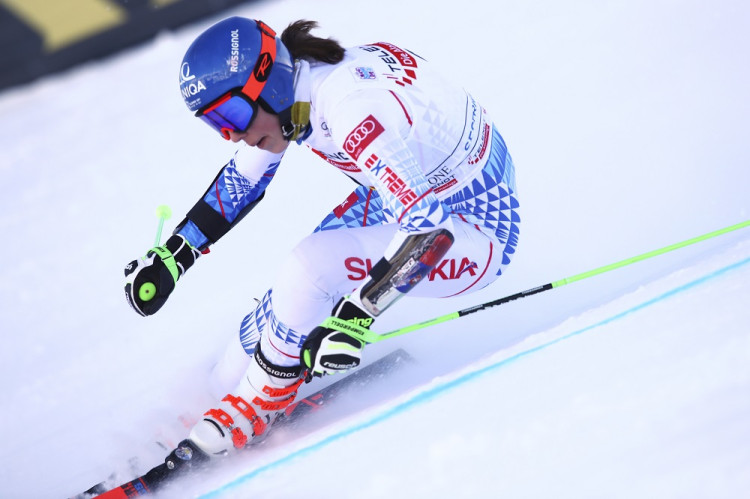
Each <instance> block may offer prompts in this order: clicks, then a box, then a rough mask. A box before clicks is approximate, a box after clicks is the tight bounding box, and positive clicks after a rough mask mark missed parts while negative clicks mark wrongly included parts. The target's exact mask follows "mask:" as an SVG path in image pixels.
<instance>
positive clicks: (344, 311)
mask: <svg viewBox="0 0 750 499" xmlns="http://www.w3.org/2000/svg"><path fill="white" fill-rule="evenodd" d="M331 315H333V317H336V318H339V319H343V320H345V321H348V322H353V323H354V324H356V325H358V326H360V327H365V328H369V327H370V326H372V323H373V322H374V321H375V319H373V318H372V316H371V315H370V314H368V313H367V312H365V311H364V310H362V309H361V308H360V307H359V306H357V305H356V304H354V303H353V302H351V301H349V300H348V298H342V299H341V300H340V301H339V302H338V303H337V304H336V306H335V307H333V313H332V314H331ZM364 346H365V344H364V342H362V341H361V340H358V339H356V338H354V337H352V336H349V335H348V334H346V333H342V332H341V331H337V330H335V329H330V328H327V327H323V326H318V327H316V328H315V329H313V330H312V332H311V333H310V334H309V335H308V336H307V339H306V340H305V342H304V343H303V344H302V352H301V355H302V361H303V363H304V364H305V366H306V367H307V377H306V379H305V380H306V381H307V382H310V381H311V380H312V378H313V376H316V377H322V376H323V375H326V374H336V373H340V372H344V371H348V370H349V369H353V368H355V367H357V366H358V365H359V363H360V361H361V360H362V349H363V348H364Z"/></svg>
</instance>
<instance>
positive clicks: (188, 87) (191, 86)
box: [180, 62, 206, 100]
mask: <svg viewBox="0 0 750 499" xmlns="http://www.w3.org/2000/svg"><path fill="white" fill-rule="evenodd" d="M180 87H181V88H180V91H181V92H182V98H183V99H185V100H188V99H189V98H190V97H192V96H194V95H196V94H198V92H201V91H203V90H206V86H205V85H204V84H203V82H202V81H201V80H197V81H195V75H194V74H190V64H188V63H187V62H183V63H182V66H181V67H180Z"/></svg>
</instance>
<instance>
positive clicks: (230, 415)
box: [189, 346, 304, 456]
mask: <svg viewBox="0 0 750 499" xmlns="http://www.w3.org/2000/svg"><path fill="white" fill-rule="evenodd" d="M301 374H302V368H301V366H293V367H283V366H277V365H274V364H272V363H271V362H269V361H268V360H267V359H266V358H265V356H264V355H263V354H262V352H261V350H260V346H258V348H256V349H255V354H254V355H253V360H252V361H251V362H250V366H249V367H248V368H247V371H246V372H245V375H244V376H243V378H242V380H241V381H240V384H239V385H238V386H237V388H236V389H235V390H234V391H233V393H230V394H227V395H226V396H225V397H224V398H223V399H222V400H221V402H220V403H219V404H218V406H217V408H215V409H210V410H209V411H207V412H206V413H205V414H204V415H203V419H202V420H201V421H199V422H198V423H197V424H196V425H195V426H193V428H192V430H191V432H190V436H189V439H190V440H191V441H192V442H193V443H195V445H197V446H198V447H199V448H200V449H201V450H202V451H203V452H205V453H206V454H208V455H209V456H213V455H226V454H228V453H231V452H234V451H236V450H238V449H242V448H243V447H245V446H246V445H248V444H249V443H251V442H252V441H255V440H258V439H259V438H260V437H261V436H264V435H265V434H266V432H267V431H268V428H269V427H270V426H271V425H272V424H273V422H274V421H275V420H276V417H277V416H278V415H279V414H281V413H282V412H283V411H284V409H285V408H286V407H287V406H289V405H290V404H291V403H292V402H293V401H294V398H295V397H296V396H297V389H298V388H299V386H300V385H301V384H302V383H303V381H304V379H303V378H302V377H301Z"/></svg>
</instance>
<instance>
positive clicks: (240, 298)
mask: <svg viewBox="0 0 750 499" xmlns="http://www.w3.org/2000/svg"><path fill="white" fill-rule="evenodd" d="M234 13H237V14H241V15H246V16H249V17H256V18H261V19H264V20H265V21H266V22H268V23H269V24H271V25H272V26H275V27H276V28H277V29H279V30H280V29H283V27H284V26H285V25H286V24H287V23H288V22H290V21H292V20H295V19H298V18H308V19H316V20H318V21H319V22H320V23H321V30H320V31H319V33H321V34H324V35H326V36H334V37H336V38H338V39H339V40H340V41H341V42H342V43H344V44H345V45H355V44H358V43H366V42H374V41H379V40H387V41H391V42H394V43H397V44H401V45H404V46H407V47H409V48H411V49H412V50H414V51H416V52H417V53H420V55H423V56H424V57H427V58H429V59H432V60H434V61H437V62H440V63H442V64H444V66H445V70H446V72H447V73H450V74H451V75H452V76H453V77H454V78H456V79H457V80H458V81H459V82H461V83H462V84H464V85H465V86H466V87H467V88H469V89H470V90H471V91H472V93H473V94H474V95H475V96H476V97H477V98H478V99H479V100H480V101H481V102H482V103H483V104H484V105H485V106H486V107H487V108H488V109H489V110H490V112H491V114H492V115H493V116H494V118H495V119H496V122H497V123H498V125H499V128H500V130H501V132H502V134H503V136H504V137H505V139H506V141H507V143H508V145H509V148H510V150H511V153H512V154H513V157H514V160H515V163H516V166H517V173H518V185H519V195H520V201H521V207H522V219H523V224H522V228H521V239H520V246H519V251H518V254H517V256H516V258H515V260H514V262H513V264H512V265H511V267H510V268H509V271H508V273H507V275H506V276H504V277H503V278H502V279H500V280H499V281H498V282H497V283H495V284H494V285H493V286H490V287H489V288H487V289H485V290H482V291H481V292H478V293H476V294H474V295H470V296H466V297H461V298H455V299H450V300H432V301H431V300H418V299H412V300H406V299H405V300H402V301H401V302H400V303H398V304H397V305H396V306H395V307H394V309H393V310H392V311H390V312H389V314H387V316H385V317H384V318H382V319H381V320H379V321H378V324H377V327H378V329H379V330H381V331H387V330H391V329H395V328H397V327H400V326H403V325H406V324H411V323H414V322H417V321H420V320H423V319H428V318H431V317H435V316H438V315H442V314H444V313H447V312H449V311H453V310H459V309H462V308H465V307H469V306H471V305H474V304H477V303H481V302H484V301H489V300H492V299H495V298H498V297H502V296H505V295H508V294H512V293H514V292H517V291H521V290H525V289H529V288H532V287H535V286H537V285H541V284H544V283H547V282H550V281H553V280H557V279H561V278H564V277H568V276H571V275H574V274H577V273H579V272H583V271H586V270H589V269H592V268H595V267H598V266H601V265H606V264H608V263H612V262H615V261H619V260H621V259H624V258H628V257H630V256H633V255H637V254H640V253H643V252H646V251H649V250H652V249H655V248H660V247H663V246H666V245H669V244H672V243H675V242H677V241H681V240H685V239H688V238H691V237H694V236H697V235H700V234H703V233H706V232H709V231H712V230H715V229H718V228H721V227H725V226H729V225H732V224H735V223H739V222H743V221H745V220H747V219H749V218H750V211H749V208H750V201H748V191H749V189H748V186H749V185H750V183H749V181H750V168H748V165H750V161H749V159H750V150H749V149H748V130H749V129H750V93H749V92H748V90H747V89H748V88H750V66H749V65H748V64H747V61H748V59H749V58H748V52H749V50H748V48H749V47H750V44H749V42H750V35H748V33H750V6H749V5H748V4H747V3H746V2H737V1H730V0H723V1H714V2H701V1H690V0H683V1H667V0H657V1H645V0H628V1H625V0H617V1H610V2H600V1H595V0H578V1H576V2H555V1H552V0H536V1H523V2H520V1H516V2H510V1H504V0H498V1H496V2H492V3H491V4H490V5H489V6H488V3H487V2H480V1H478V0H469V1H466V2H460V8H457V7H456V3H455V2H447V1H445V2H423V1H412V2H395V1H393V0H381V1H380V2H377V3H364V2H352V1H351V0H348V1H345V0H324V1H318V2H307V1H304V0H285V1H279V0H277V1H274V2H263V3H251V4H248V5H246V6H243V7H240V8H237V9H235V11H234ZM209 23H210V20H207V21H205V22H201V23H198V24H195V25H192V26H189V27H187V28H184V29H182V30H180V31H177V32H170V33H163V34H162V35H160V36H159V37H158V38H157V39H156V40H155V41H153V42H150V43H147V44H144V45H143V46H140V47H138V48H135V49H133V50H130V51H127V52H125V53H123V54H120V55H118V56H116V57H113V58H110V59H108V60H106V61H100V62H95V63H90V64H86V65H85V66H82V67H80V68H77V69H75V70H71V71H69V72H67V73H65V74H63V75H58V76H54V77H50V78H47V79H45V80H42V81H39V82H36V83H34V84H31V85H28V86H25V87H23V88H20V89H14V90H9V91H5V92H3V93H2V94H0V151H2V152H1V153H0V185H2V190H3V191H2V196H0V203H2V205H1V207H2V209H0V233H2V234H3V235H4V237H5V241H4V243H3V244H2V249H0V256H2V262H3V265H2V268H0V330H1V331H2V349H0V383H1V384H0V387H1V388H2V393H3V397H2V402H1V403H2V406H1V407H0V449H1V451H0V497H2V498H9V499H16V498H32V499H39V498H59V497H68V496H70V495H72V494H74V493H77V492H80V491H82V490H84V489H86V488H88V487H89V486H91V485H93V484H94V483H96V482H98V481H99V480H101V479H103V478H105V477H106V476H107V475H109V473H110V472H112V471H113V470H115V469H122V468H127V463H128V461H129V459H130V458H131V457H134V456H137V457H138V458H139V460H140V461H139V464H140V466H143V467H148V466H152V465H155V464H157V463H158V462H159V460H160V459H161V458H163V456H164V454H165V452H162V451H159V450H158V449H154V444H153V442H154V441H155V440H157V439H159V440H162V441H165V442H168V441H170V439H177V438H181V437H182V436H184V435H185V434H186V433H187V429H186V428H184V426H183V424H182V423H181V422H180V418H183V419H188V420H189V419H190V418H194V417H196V415H199V414H201V413H202V412H203V411H205V410H206V409H207V408H209V407H210V405H211V404H212V399H211V398H210V397H209V396H208V394H207V374H208V372H209V371H210V369H211V367H212V365H213V364H214V362H215V361H216V359H217V358H218V356H219V355H220V354H221V352H222V351H223V349H224V345H225V343H226V342H227V341H228V339H230V338H231V337H232V335H234V334H236V331H237V328H238V326H239V323H240V321H241V319H242V317H243V316H244V315H245V314H246V313H247V312H248V311H249V310H251V309H252V307H253V304H254V302H253V298H254V297H260V296H262V294H263V293H264V292H265V290H266V289H267V288H268V287H269V286H270V285H271V284H272V283H273V278H274V275H275V273H276V272H277V271H278V269H279V266H280V265H281V264H282V262H283V256H284V255H285V254H286V253H288V252H289V251H290V250H291V248H292V247H293V245H294V244H295V242H296V241H298V240H299V239H301V238H302V237H303V236H304V235H305V234H306V233H308V232H309V231H310V230H311V229H312V228H313V227H314V226H315V225H316V224H317V222H318V220H319V219H320V218H321V217H322V216H323V215H324V214H325V213H327V212H328V211H329V210H330V209H331V208H332V207H333V206H335V205H337V204H338V203H339V202H340V201H341V200H342V199H344V198H345V197H346V195H347V194H348V192H349V190H350V183H349V182H348V180H346V179H344V178H343V176H341V175H339V174H338V173H337V172H335V171H333V169H331V168H329V167H327V165H325V164H324V163H323V162H321V161H320V160H318V159H315V158H314V157H313V156H312V155H310V154H309V153H308V152H306V151H304V150H303V149H302V148H295V150H294V151H290V153H289V154H288V157H287V160H286V162H285V165H284V167H283V168H282V169H281V170H280V173H279V174H278V176H277V179H276V180H275V181H274V183H273V185H272V186H271V187H270V189H269V194H268V196H267V197H266V200H265V201H264V203H262V204H261V205H260V206H259V207H258V208H257V209H256V210H255V211H254V212H253V214H252V215H251V216H250V217H248V219H246V221H244V222H243V226H242V227H240V228H238V229H237V230H235V231H233V232H232V233H231V234H229V235H228V236H226V238H225V239H223V240H222V241H221V242H220V243H219V244H217V245H216V246H215V247H214V248H213V251H212V253H211V254H210V255H209V256H207V257H204V258H202V259H201V261H200V263H199V265H197V266H196V267H195V268H194V269H192V270H191V271H190V273H189V274H188V275H187V276H186V278H185V279H184V280H181V281H180V284H179V286H178V289H177V290H176V292H175V293H174V295H173V296H172V297H171V298H170V301H169V303H168V304H167V305H166V306H165V308H164V309H163V310H162V311H160V312H159V314H157V315H156V316H153V317H150V318H147V319H144V318H141V317H139V316H137V315H136V314H135V313H133V312H132V311H131V310H130V309H129V307H128V306H127V305H126V303H125V300H124V297H123V293H122V268H123V266H124V265H125V264H126V263H127V262H129V261H130V260H132V259H133V258H135V257H137V256H138V255H141V254H143V253H144V252H145V251H146V250H147V249H148V248H149V247H150V246H151V245H153V242H154V234H155V231H156V226H157V220H156V217H155V216H154V211H155V208H156V206H158V205H159V204H162V203H166V204H169V205H170V206H171V207H172V208H173V210H174V212H175V217H174V219H173V220H171V221H170V222H168V224H167V226H168V227H167V229H166V230H167V231H169V230H171V228H172V227H173V225H174V223H177V222H178V221H179V219H180V218H181V216H182V213H184V212H186V211H187V210H188V209H189V208H190V207H191V206H192V204H193V203H194V202H195V200H196V199H197V198H198V196H199V195H200V194H202V192H203V191H204V189H205V188H206V186H207V185H208V183H209V182H210V181H211V179H213V177H214V175H215V173H216V171H218V169H219V168H220V167H221V166H222V165H223V164H224V162H225V161H226V159H227V158H228V157H229V155H231V153H232V152H233V146H232V145H231V144H228V143H225V142H223V141H221V140H218V139H217V138H216V136H215V134H214V133H213V132H211V131H210V130H208V129H207V128H206V127H205V125H203V124H202V123H199V121H198V120H194V119H191V117H190V115H189V114H188V113H187V112H186V111H185V108H184V105H183V103H182V101H181V99H180V95H179V92H178V89H177V67H178V65H179V60H180V59H181V57H182V54H183V52H184V50H185V48H186V47H187V45H188V44H189V43H190V41H191V40H192V38H193V37H194V36H195V35H196V34H197V33H198V32H200V31H201V30H202V29H203V28H204V27H205V26H207V25H208V24H209ZM308 185H324V186H326V187H325V190H326V195H321V196H318V197H316V198H311V196H309V194H306V191H305V188H306V187H307V186H308ZM300 199H304V201H305V209H304V210H299V208H298V206H299V201H298V200H300ZM748 259H750V229H743V230H740V231H737V232H734V233H732V234H729V235H725V236H722V237H720V238H716V239H713V240H711V241H707V242H704V243H700V244H698V245H695V246H692V247H690V248H686V249H683V250H679V251H676V252H673V253H669V254H667V255H664V256H661V257H658V258H654V259H651V260H648V261H646V262H643V263H638V264H635V265H632V266H629V267H626V268H624V269H621V270H618V271H614V272H610V273H608V274H605V275H602V276H599V277H595V278H591V279H587V280H584V281H580V282H577V283H574V284H570V285H567V286H564V287H561V288H558V289H556V290H554V291H550V292H546V293H543V294H541V295H538V296H534V297H530V298H526V299H524V300H520V301H517V302H513V303H511V304H508V305H504V306H502V307H499V308H495V309H491V310H488V311H484V312H481V313H478V314H474V315H472V316H469V317H466V318H464V319H460V320H457V321H453V322H448V323H445V324H442V325H440V326H434V327H431V328H429V329H425V330H422V331H420V332H415V333H412V334H410V335H407V336H404V337H401V338H397V339H393V340H390V341H386V342H382V343H379V344H376V345H372V346H371V347H369V348H368V350H367V358H368V359H376V358H378V357H379V356H381V355H384V354H386V353H388V352H389V351H391V350H393V349H395V348H399V347H402V348H405V349H406V350H408V351H409V353H411V354H412V355H413V356H414V357H415V359H416V361H417V362H416V364H415V365H413V366H411V367H408V368H406V369H405V370H403V371H401V372H399V373H398V374H397V373H394V374H393V376H391V377H390V378H389V379H388V380H387V383H385V382H383V383H378V384H374V385H373V386H372V388H371V389H369V390H359V391H357V392H355V393H351V394H350V396H349V397H347V398H346V399H345V400H342V401H341V402H340V403H338V404H336V405H333V406H331V407H330V408H329V409H327V411H320V412H318V413H317V414H316V415H315V417H313V418H310V420H309V421H308V422H307V423H306V425H308V427H309V428H310V429H313V428H316V429H315V430H314V431H312V433H310V434H309V435H308V436H306V437H304V438H302V439H294V438H292V437H291V436H290V435H289V434H287V433H281V434H278V435H272V437H271V438H269V440H268V441H267V442H266V443H264V444H263V447H262V448H261V449H262V450H263V452H260V451H259V452H248V453H246V454H244V455H241V456H238V458H237V459H236V460H234V461H232V462H228V463H227V466H225V467H222V468H221V469H219V470H217V471H215V472H214V473H212V474H211V475H209V476H208V477H203V478H202V479H201V480H193V481H187V482H186V483H185V484H183V485H181V486H180V487H176V488H174V489H171V490H169V491H167V493H165V494H164V496H165V497H243V498H244V497H265V498H296V497H308V498H322V497H346V498H348V497H351V498H360V497H386V496H387V497H410V498H411V497H509V498H519V497H524V498H526V497H534V498H536V497H541V498H550V497H555V498H563V497H565V498H567V497H570V498H582V497H592V498H601V497H629V498H630V497H659V498H673V497H674V498H676V497H680V498H692V497H696V498H704V497H711V498H717V497H720V498H736V497H747V496H748V493H747V491H748V490H750V332H749V330H750V308H749V307H748V302H750V287H749V286H748V284H747V283H748V282H750V265H748ZM315 388H317V387H315V386H312V387H309V386H308V387H306V390H312V389H315ZM384 400H385V401H384ZM363 407H365V408H366V409H365V410H364V411H363V412H362V411H360V412H356V410H359V409H362V408H363ZM352 411H355V412H352ZM341 418H343V419H341ZM327 421H333V422H332V423H331V424H328V425H326V422H327Z"/></svg>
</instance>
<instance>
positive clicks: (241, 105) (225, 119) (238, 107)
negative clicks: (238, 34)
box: [195, 21, 276, 140]
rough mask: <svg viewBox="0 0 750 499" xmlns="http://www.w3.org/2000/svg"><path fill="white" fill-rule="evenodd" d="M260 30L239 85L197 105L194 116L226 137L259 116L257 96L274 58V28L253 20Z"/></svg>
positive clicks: (261, 89) (241, 129) (246, 128)
mask: <svg viewBox="0 0 750 499" xmlns="http://www.w3.org/2000/svg"><path fill="white" fill-rule="evenodd" d="M256 23H257V24H258V29H259V30H260V34H261V46H260V55H259V56H258V60H257V61H255V68H254V69H253V71H252V73H250V77H249V78H248V79H247V82H245V85H244V86H243V87H242V88H239V87H238V88H235V89H232V90H230V91H229V92H227V93H225V94H224V95H221V96H220V97H219V98H217V99H215V100H213V101H212V102H210V103H208V105H206V106H204V107H202V108H200V109H198V111H196V113H195V116H196V117H198V118H200V119H201V120H202V121H203V122H204V123H206V124H208V125H209V126H210V127H211V128H213V129H214V130H216V131H217V132H219V133H220V134H221V136H222V137H224V138H225V139H226V140H229V139H230V137H229V132H237V133H242V132H246V131H247V130H248V128H250V125H252V124H253V121H254V120H255V118H256V117H257V116H258V97H259V96H260V93H261V91H263V87H264V86H265V85H266V80H268V76H269V75H270V73H271V68H272V67H273V63H274V61H275V60H276V32H275V31H274V30H272V29H271V28H269V27H268V26H267V25H266V24H265V23H263V22H261V21H256Z"/></svg>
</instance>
